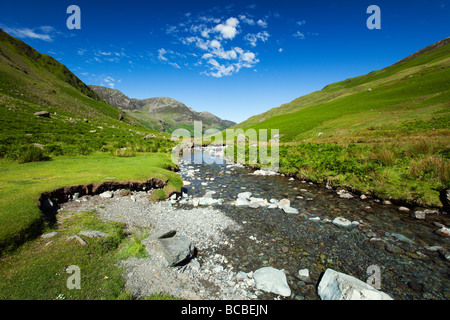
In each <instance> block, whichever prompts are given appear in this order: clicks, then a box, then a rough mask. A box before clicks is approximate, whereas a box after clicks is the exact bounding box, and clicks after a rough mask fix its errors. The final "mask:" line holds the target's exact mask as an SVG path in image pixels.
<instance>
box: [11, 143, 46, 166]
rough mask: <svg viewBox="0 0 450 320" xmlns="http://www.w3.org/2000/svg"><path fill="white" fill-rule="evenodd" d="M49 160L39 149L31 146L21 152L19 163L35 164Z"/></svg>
mask: <svg viewBox="0 0 450 320" xmlns="http://www.w3.org/2000/svg"><path fill="white" fill-rule="evenodd" d="M49 159H50V158H49V157H48V156H46V155H45V153H44V151H43V150H42V149H41V148H36V147H33V146H28V147H26V148H25V150H23V152H22V154H21V155H20V156H19V159H18V161H19V163H27V162H37V161H47V160H49Z"/></svg>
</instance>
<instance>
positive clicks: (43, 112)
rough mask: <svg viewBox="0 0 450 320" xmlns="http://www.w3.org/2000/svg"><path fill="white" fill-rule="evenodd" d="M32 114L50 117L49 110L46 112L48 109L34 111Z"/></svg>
mask: <svg viewBox="0 0 450 320" xmlns="http://www.w3.org/2000/svg"><path fill="white" fill-rule="evenodd" d="M34 115H35V116H36V117H45V118H50V112H48V111H39V112H35V113H34Z"/></svg>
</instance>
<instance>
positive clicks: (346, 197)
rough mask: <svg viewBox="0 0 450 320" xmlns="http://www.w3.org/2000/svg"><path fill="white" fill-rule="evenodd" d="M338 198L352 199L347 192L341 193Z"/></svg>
mask: <svg viewBox="0 0 450 320" xmlns="http://www.w3.org/2000/svg"><path fill="white" fill-rule="evenodd" d="M339 198H343V199H352V198H353V196H352V195H351V194H350V193H348V192H343V193H341V194H340V195H339Z"/></svg>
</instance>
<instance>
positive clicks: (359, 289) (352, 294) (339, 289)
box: [317, 269, 392, 300]
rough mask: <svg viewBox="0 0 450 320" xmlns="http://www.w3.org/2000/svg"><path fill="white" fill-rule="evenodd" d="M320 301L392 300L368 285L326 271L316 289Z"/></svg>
mask: <svg viewBox="0 0 450 320" xmlns="http://www.w3.org/2000/svg"><path fill="white" fill-rule="evenodd" d="M317 291H318V294H319V296H320V298H321V299H322V300H392V298H391V297H390V296H389V295H388V294H386V293H384V292H382V291H379V290H377V289H375V288H374V287H372V286H370V285H369V284H367V283H365V282H363V281H361V280H359V279H357V278H355V277H352V276H350V275H347V274H345V273H340V272H337V271H335V270H333V269H327V270H326V271H325V273H324V275H323V277H322V279H321V280H320V283H319V286H318V288H317Z"/></svg>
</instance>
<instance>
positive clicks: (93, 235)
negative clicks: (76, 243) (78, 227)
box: [80, 230, 109, 238]
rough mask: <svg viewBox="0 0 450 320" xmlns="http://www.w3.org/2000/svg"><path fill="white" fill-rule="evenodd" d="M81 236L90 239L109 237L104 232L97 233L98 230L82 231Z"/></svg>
mask: <svg viewBox="0 0 450 320" xmlns="http://www.w3.org/2000/svg"><path fill="white" fill-rule="evenodd" d="M80 234H81V235H82V236H85V237H88V238H106V237H108V236H109V234H108V233H104V232H101V231H96V230H82V231H80Z"/></svg>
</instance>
